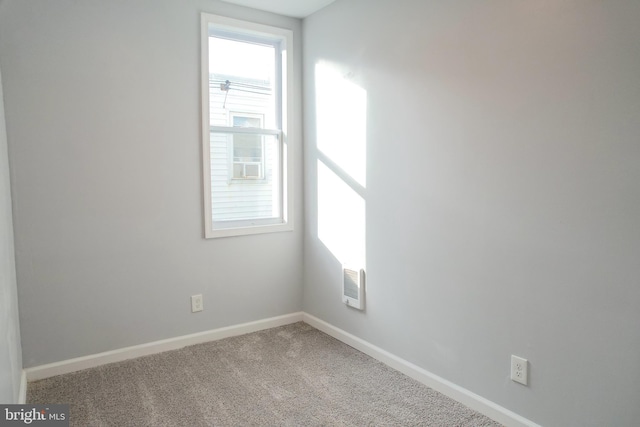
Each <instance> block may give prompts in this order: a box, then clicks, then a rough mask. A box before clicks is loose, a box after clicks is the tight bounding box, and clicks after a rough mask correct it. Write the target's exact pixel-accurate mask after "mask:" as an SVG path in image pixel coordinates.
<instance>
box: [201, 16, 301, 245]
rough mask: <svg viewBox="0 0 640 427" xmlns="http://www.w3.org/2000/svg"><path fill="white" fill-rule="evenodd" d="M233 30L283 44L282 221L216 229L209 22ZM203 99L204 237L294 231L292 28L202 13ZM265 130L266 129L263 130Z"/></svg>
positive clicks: (279, 133)
mask: <svg viewBox="0 0 640 427" xmlns="http://www.w3.org/2000/svg"><path fill="white" fill-rule="evenodd" d="M210 23H212V24H214V25H216V26H217V27H218V28H220V29H227V30H230V31H238V30H241V31H242V33H244V34H250V35H255V36H258V37H267V38H274V37H277V38H278V39H280V41H281V43H282V50H281V51H282V82H283V84H282V99H281V102H282V106H281V111H282V118H281V125H282V131H281V132H278V131H274V132H276V133H277V134H278V135H279V137H280V144H281V145H280V147H281V150H280V156H281V166H280V167H281V175H282V191H281V197H282V201H281V203H282V206H281V210H282V213H281V215H282V220H281V222H278V223H277V224H263V223H259V224H258V223H257V222H258V221H256V224H255V225H251V223H250V222H249V225H246V223H243V225H238V224H236V226H233V225H232V223H231V222H229V225H230V226H229V227H227V228H214V227H213V221H212V212H211V161H210V148H209V147H210V145H209V144H210V132H211V130H214V128H212V127H211V126H210V123H209V24H210ZM200 28H201V36H200V47H201V53H200V58H201V61H202V63H201V100H202V107H201V111H202V118H201V121H202V129H201V132H202V152H203V158H202V163H203V173H202V178H203V187H204V188H203V190H204V234H205V238H207V239H209V238H219V237H231V236H246V235H252V234H262V233H274V232H282V231H292V230H293V184H294V183H293V161H292V160H293V158H294V157H293V151H294V150H293V147H292V144H291V142H290V141H289V138H288V136H289V135H292V134H293V132H292V124H291V123H290V121H289V120H288V117H287V116H288V114H287V112H288V109H289V106H291V105H293V31H291V30H287V29H284V28H278V27H272V26H269V25H263V24H256V23H253V22H247V21H241V20H238V19H233V18H227V17H225V16H219V15H213V14H209V13H204V12H203V13H201V26H200ZM241 129H242V128H239V129H237V130H241ZM262 132H264V130H263V131H262Z"/></svg>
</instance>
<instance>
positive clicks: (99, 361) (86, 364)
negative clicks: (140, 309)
mask: <svg viewBox="0 0 640 427" xmlns="http://www.w3.org/2000/svg"><path fill="white" fill-rule="evenodd" d="M302 316H303V313H302V312H298V313H291V314H285V315H283V316H277V317H271V318H269V319H263V320H258V321H255V322H249V323H243V324H240V325H234V326H227V327H224V328H219V329H213V330H210V331H204V332H198V333H195V334H190V335H183V336H181V337H176V338H169V339H166V340H161V341H154V342H150V343H146V344H140V345H134V346H132V347H125V348H120V349H117V350H111V351H106V352H104V353H98V354H92V355H89V356H82V357H77V358H75V359H69V360H63V361H60V362H55V363H49V364H47V365H41V366H35V367H33V368H27V369H25V372H26V380H28V381H35V380H40V379H44V378H49V377H54V376H56V375H62V374H68V373H70V372H76V371H80V370H83V369H88V368H95V367H96V366H100V365H105V364H107V363H114V362H121V361H123V360H128V359H134V358H136V357H141V356H147V355H150V354H156V353H162V352H163V351H168V350H176V349H179V348H182V347H186V346H188V345H193V344H200V343H203V342H208V341H216V340H220V339H223V338H228V337H233V336H237V335H244V334H248V333H251V332H257V331H261V330H263V329H270V328H275V327H277V326H283V325H288V324H290V323H295V322H300V321H301V320H302ZM26 380H25V390H24V392H25V397H26Z"/></svg>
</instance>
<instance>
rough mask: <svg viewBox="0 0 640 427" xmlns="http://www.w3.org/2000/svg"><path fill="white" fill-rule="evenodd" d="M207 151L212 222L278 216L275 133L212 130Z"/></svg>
mask: <svg viewBox="0 0 640 427" xmlns="http://www.w3.org/2000/svg"><path fill="white" fill-rule="evenodd" d="M209 152H210V156H211V158H210V159H209V160H210V167H211V210H212V220H213V222H214V223H215V222H224V221H237V220H247V219H269V218H280V217H281V215H282V212H281V206H282V204H281V197H282V195H281V190H280V189H281V188H282V187H281V185H282V177H281V172H280V170H281V164H280V163H281V162H280V159H281V153H280V143H279V140H278V137H277V136H275V135H247V134H240V133H233V131H229V132H211V134H210V149H209ZM230 160H231V161H230Z"/></svg>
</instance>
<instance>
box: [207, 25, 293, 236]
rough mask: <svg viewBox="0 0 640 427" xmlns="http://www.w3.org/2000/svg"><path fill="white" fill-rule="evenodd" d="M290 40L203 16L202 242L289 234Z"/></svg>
mask: <svg viewBox="0 0 640 427" xmlns="http://www.w3.org/2000/svg"><path fill="white" fill-rule="evenodd" d="M292 45H293V43H292V32H291V31H290V30H284V29H280V28H275V27H270V26H266V25H259V24H254V23H249V22H244V21H239V20H235V19H230V18H225V17H221V16H216V15H210V14H206V13H203V14H202V122H203V153H204V161H203V166H204V167H203V170H204V191H205V194H204V199H205V236H206V237H227V236H235V235H245V234H254V233H266V232H272V231H285V230H291V229H292V228H293V224H292V221H291V216H290V212H291V208H292V199H291V192H290V187H291V177H292V173H291V168H292V165H291V161H290V156H291V150H290V148H289V144H288V141H287V135H289V133H290V132H289V130H288V129H287V105H289V102H288V101H289V99H288V96H289V95H290V94H291V88H290V86H291V84H290V81H289V79H288V78H287V76H289V75H290V74H291V71H292V62H291V46H292Z"/></svg>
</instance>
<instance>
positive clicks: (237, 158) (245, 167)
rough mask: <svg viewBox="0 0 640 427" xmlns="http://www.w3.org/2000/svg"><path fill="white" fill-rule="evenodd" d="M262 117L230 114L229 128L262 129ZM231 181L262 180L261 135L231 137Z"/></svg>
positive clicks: (262, 150)
mask: <svg viewBox="0 0 640 427" xmlns="http://www.w3.org/2000/svg"><path fill="white" fill-rule="evenodd" d="M262 122H263V116H262V115H249V114H241V113H231V126H233V127H241V128H257V129H259V128H262ZM230 169H231V170H232V174H233V179H264V174H263V172H262V171H263V170H264V141H263V137H262V136H261V135H244V134H237V135H234V136H233V166H232V167H231V168H230Z"/></svg>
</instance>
